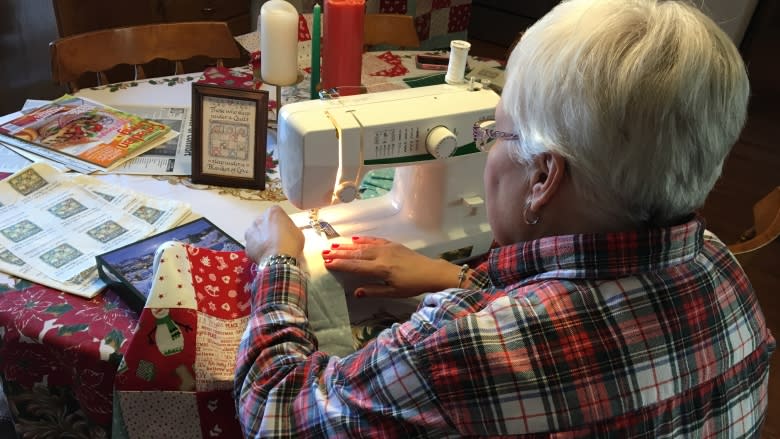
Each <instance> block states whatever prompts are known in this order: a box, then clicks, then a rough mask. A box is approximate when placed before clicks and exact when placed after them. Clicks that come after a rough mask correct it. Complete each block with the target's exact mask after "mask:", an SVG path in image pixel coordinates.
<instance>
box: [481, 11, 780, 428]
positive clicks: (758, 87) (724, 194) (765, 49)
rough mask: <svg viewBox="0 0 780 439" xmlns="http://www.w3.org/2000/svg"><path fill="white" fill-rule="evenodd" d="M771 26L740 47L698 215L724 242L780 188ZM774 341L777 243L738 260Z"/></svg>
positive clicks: (779, 314) (777, 65) (773, 392)
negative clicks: (726, 119) (740, 116)
mask: <svg viewBox="0 0 780 439" xmlns="http://www.w3.org/2000/svg"><path fill="white" fill-rule="evenodd" d="M776 24H777V23H774V25H773V27H772V28H770V29H763V30H762V31H761V32H759V34H757V35H753V36H752V38H751V39H750V40H746V44H743V46H742V52H743V56H744V58H745V60H746V63H747V65H748V72H749V75H750V81H751V89H752V91H751V100H750V109H749V116H748V122H747V124H746V126H745V128H744V130H743V132H742V135H741V137H740V140H739V142H738V143H737V144H736V145H735V146H734V148H733V150H732V152H731V154H730V155H729V158H728V160H727V162H726V165H725V167H724V170H723V175H722V176H721V178H720V180H719V181H718V183H717V185H716V186H715V188H714V190H713V191H712V193H711V194H710V196H709V198H708V200H707V202H706V204H705V206H704V207H703V208H702V210H701V214H702V215H703V216H704V218H705V219H706V221H707V228H708V229H709V230H711V231H712V232H714V233H715V234H716V235H718V236H719V237H720V239H721V240H723V241H724V242H726V243H731V242H735V241H736V240H738V238H739V236H740V235H741V234H742V232H743V231H745V230H746V229H748V228H749V227H751V226H752V223H753V216H752V208H753V204H754V203H755V202H756V201H758V200H759V199H761V198H762V197H763V196H764V195H766V194H767V193H769V191H771V190H772V189H773V188H774V187H776V186H779V185H780V56H779V55H780V29H778V26H776ZM505 53H506V48H504V47H499V46H495V45H492V44H486V43H480V42H475V43H474V44H473V45H472V50H471V54H475V55H483V56H493V57H500V56H502V54H505ZM738 259H739V260H740V263H741V264H742V266H743V268H744V269H745V271H746V272H747V274H748V276H749V278H750V280H751V282H752V283H753V287H754V289H755V290H756V293H757V295H758V299H759V302H760V303H761V308H762V309H763V311H764V315H765V316H766V319H767V324H768V325H769V327H770V329H771V330H772V332H773V333H774V334H775V337H777V339H778V341H779V342H780V288H778V287H780V240H775V241H774V242H773V243H772V244H770V245H768V246H767V247H764V248H762V249H760V250H758V251H756V252H754V253H752V254H749V255H745V256H740V257H739V258H738ZM762 438H764V439H780V352H776V353H775V354H774V355H773V357H772V366H771V372H770V382H769V413H768V415H767V421H766V423H765V424H764V429H763V432H762Z"/></svg>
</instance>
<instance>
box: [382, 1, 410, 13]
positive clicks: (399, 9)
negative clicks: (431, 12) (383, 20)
mask: <svg viewBox="0 0 780 439" xmlns="http://www.w3.org/2000/svg"><path fill="white" fill-rule="evenodd" d="M406 4H407V0H380V1H379V12H382V13H385V14H406V12H407V8H406Z"/></svg>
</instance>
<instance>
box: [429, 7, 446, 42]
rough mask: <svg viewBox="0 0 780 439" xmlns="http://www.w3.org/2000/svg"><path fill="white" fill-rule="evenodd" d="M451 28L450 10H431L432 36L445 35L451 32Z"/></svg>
mask: <svg viewBox="0 0 780 439" xmlns="http://www.w3.org/2000/svg"><path fill="white" fill-rule="evenodd" d="M449 28H450V10H449V9H434V10H433V11H431V30H430V35H429V38H430V37H433V36H436V35H444V34H447V33H449Z"/></svg>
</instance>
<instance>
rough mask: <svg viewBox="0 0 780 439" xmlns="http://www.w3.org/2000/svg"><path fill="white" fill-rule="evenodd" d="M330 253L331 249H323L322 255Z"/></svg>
mask: <svg viewBox="0 0 780 439" xmlns="http://www.w3.org/2000/svg"><path fill="white" fill-rule="evenodd" d="M328 253H330V250H323V251H322V255H323V256H324V255H327V254H328Z"/></svg>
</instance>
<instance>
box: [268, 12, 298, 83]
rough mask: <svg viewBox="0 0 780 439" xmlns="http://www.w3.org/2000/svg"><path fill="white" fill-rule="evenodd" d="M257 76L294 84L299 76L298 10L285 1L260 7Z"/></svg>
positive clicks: (270, 80)
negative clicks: (258, 68)
mask: <svg viewBox="0 0 780 439" xmlns="http://www.w3.org/2000/svg"><path fill="white" fill-rule="evenodd" d="M259 26H260V76H262V79H263V81H264V82H267V83H269V84H274V85H291V84H294V83H295V81H296V79H297V77H298V11H297V10H296V9H295V6H293V5H291V4H290V3H288V2H286V1H284V0H269V1H267V2H266V3H265V4H264V5H263V7H262V8H260V25H259Z"/></svg>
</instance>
